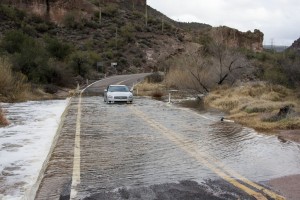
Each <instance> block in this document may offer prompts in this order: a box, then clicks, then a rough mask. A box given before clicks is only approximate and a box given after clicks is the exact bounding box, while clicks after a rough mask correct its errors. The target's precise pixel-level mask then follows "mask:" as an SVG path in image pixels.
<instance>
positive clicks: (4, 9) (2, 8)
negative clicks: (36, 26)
mask: <svg viewBox="0 0 300 200" xmlns="http://www.w3.org/2000/svg"><path fill="white" fill-rule="evenodd" d="M0 13H1V14H2V15H4V16H6V17H7V18H9V19H13V20H23V19H24V18H25V16H26V14H25V12H24V11H21V10H18V9H16V8H14V7H11V6H7V5H4V4H0Z"/></svg>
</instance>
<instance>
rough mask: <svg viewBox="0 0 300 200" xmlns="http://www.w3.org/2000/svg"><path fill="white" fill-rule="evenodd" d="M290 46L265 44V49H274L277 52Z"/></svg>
mask: <svg viewBox="0 0 300 200" xmlns="http://www.w3.org/2000/svg"><path fill="white" fill-rule="evenodd" d="M287 48H288V46H279V45H264V49H267V50H274V51H276V52H283V51H285V50H286V49H287Z"/></svg>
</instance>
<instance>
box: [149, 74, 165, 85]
mask: <svg viewBox="0 0 300 200" xmlns="http://www.w3.org/2000/svg"><path fill="white" fill-rule="evenodd" d="M145 79H146V81H147V82H148V83H161V82H162V81H163V80H164V76H163V75H162V74H160V73H159V72H154V73H152V74H151V75H149V76H147V77H146V78H145Z"/></svg>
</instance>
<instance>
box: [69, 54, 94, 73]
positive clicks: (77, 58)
mask: <svg viewBox="0 0 300 200" xmlns="http://www.w3.org/2000/svg"><path fill="white" fill-rule="evenodd" d="M88 58H89V56H88V53H87V52H84V51H76V52H74V53H72V54H71V55H70V60H69V66H70V67H71V68H72V69H73V72H74V73H75V75H80V76H82V77H86V76H87V74H88V73H89V70H90V66H89V65H88V64H89V60H88Z"/></svg>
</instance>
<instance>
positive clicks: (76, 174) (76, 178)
mask: <svg viewBox="0 0 300 200" xmlns="http://www.w3.org/2000/svg"><path fill="white" fill-rule="evenodd" d="M100 81H101V80H99V81H96V82H94V83H92V84H90V85H88V86H87V87H86V88H84V89H83V90H81V92H80V94H79V100H78V108H77V119H76V133H75V145H74V158H73V172H72V183H71V193H70V199H71V200H73V199H75V197H76V195H77V190H76V187H77V185H78V184H79V183H80V160H81V158H80V128H81V102H82V94H83V92H84V91H85V90H86V89H87V88H89V87H90V86H92V85H94V84H95V83H98V82H100Z"/></svg>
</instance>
